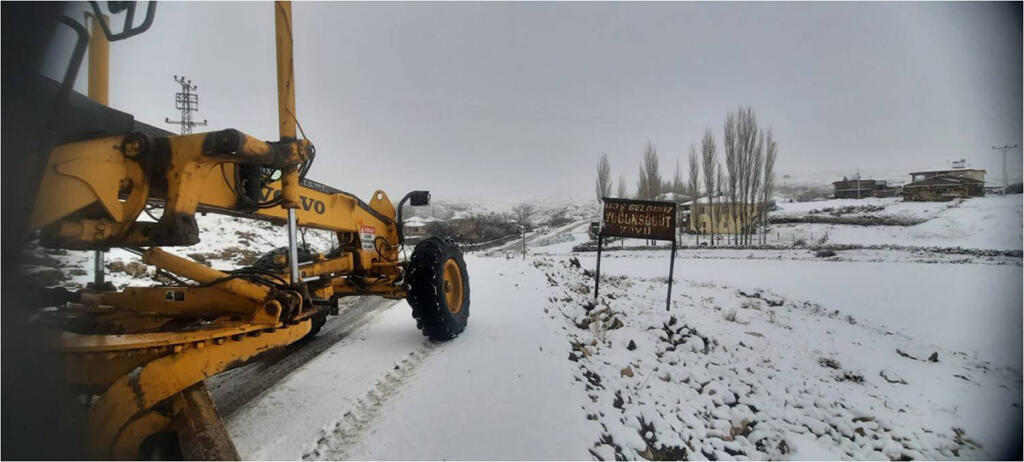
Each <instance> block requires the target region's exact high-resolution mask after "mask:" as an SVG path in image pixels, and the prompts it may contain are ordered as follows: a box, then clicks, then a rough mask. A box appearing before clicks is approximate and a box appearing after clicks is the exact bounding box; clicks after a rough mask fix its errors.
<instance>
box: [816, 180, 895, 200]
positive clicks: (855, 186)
mask: <svg viewBox="0 0 1024 462" xmlns="http://www.w3.org/2000/svg"><path fill="white" fill-rule="evenodd" d="M832 187H833V188H834V189H835V192H833V194H832V198H833V199H863V198H865V197H896V196H897V195H898V194H899V188H894V187H890V186H889V184H888V183H887V182H886V181H885V180H865V179H860V178H856V179H852V180H851V179H847V178H846V177H843V179H842V180H841V181H834V182H832Z"/></svg>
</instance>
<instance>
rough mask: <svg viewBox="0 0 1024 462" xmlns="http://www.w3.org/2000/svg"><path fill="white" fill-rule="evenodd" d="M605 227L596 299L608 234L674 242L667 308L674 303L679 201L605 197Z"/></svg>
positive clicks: (599, 241)
mask: <svg viewBox="0 0 1024 462" xmlns="http://www.w3.org/2000/svg"><path fill="white" fill-rule="evenodd" d="M602 223H603V226H602V227H601V231H600V232H599V233H598V234H597V268H596V269H595V274H594V301H595V302H596V301H597V296H598V294H599V289H600V286H601V251H602V249H603V241H604V237H605V236H618V237H631V238H637V239H653V240H655V241H672V254H671V260H670V261H669V266H668V296H667V298H666V300H665V309H666V310H669V309H670V308H671V306H672V277H673V274H674V273H675V263H676V204H675V202H663V201H641V200H630V199H613V198H609V197H606V198H604V211H603V220H602Z"/></svg>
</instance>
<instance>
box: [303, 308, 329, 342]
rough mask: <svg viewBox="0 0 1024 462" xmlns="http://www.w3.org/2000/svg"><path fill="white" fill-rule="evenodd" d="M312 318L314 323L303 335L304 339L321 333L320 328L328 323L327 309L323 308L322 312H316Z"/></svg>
mask: <svg viewBox="0 0 1024 462" xmlns="http://www.w3.org/2000/svg"><path fill="white" fill-rule="evenodd" d="M310 320H311V321H312V322H313V325H312V326H310V328H309V332H307V333H306V335H304V336H303V337H302V338H303V340H305V339H308V338H311V337H313V336H314V335H316V334H319V333H320V329H323V328H324V324H327V311H325V310H322V309H321V310H320V312H319V313H317V314H314V315H313V317H312V318H310Z"/></svg>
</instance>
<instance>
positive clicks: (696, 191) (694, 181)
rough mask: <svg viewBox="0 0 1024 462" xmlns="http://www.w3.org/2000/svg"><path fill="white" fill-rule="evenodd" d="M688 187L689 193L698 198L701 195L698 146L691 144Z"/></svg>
mask: <svg viewBox="0 0 1024 462" xmlns="http://www.w3.org/2000/svg"><path fill="white" fill-rule="evenodd" d="M688 173H689V180H690V181H689V183H687V188H688V189H689V193H690V195H691V196H693V198H694V199H695V200H696V199H697V198H699V197H700V164H699V163H698V161H697V148H696V147H694V146H693V145H692V144H691V145H690V171H689V172H688Z"/></svg>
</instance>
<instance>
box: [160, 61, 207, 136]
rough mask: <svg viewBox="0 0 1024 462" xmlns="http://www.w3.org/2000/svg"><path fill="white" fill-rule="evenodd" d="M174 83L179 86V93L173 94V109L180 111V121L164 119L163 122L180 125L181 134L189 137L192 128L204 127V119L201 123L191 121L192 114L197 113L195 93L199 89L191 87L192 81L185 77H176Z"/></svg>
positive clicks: (196, 95)
mask: <svg viewBox="0 0 1024 462" xmlns="http://www.w3.org/2000/svg"><path fill="white" fill-rule="evenodd" d="M174 81H175V82H178V85H181V91H180V92H178V93H175V94H174V108H175V109H178V110H180V111H181V120H171V119H170V118H169V117H165V118H164V122H165V123H169V124H174V125H180V126H181V134H182V135H189V134H191V133H192V127H205V126H206V119H203V121H202V122H194V121H193V120H192V112H197V111H199V94H198V93H196V92H195V91H196V90H198V89H199V87H198V86H196V85H192V81H191V80H189V79H186V78H185V76H180V77H179V76H177V75H176V76H174Z"/></svg>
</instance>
